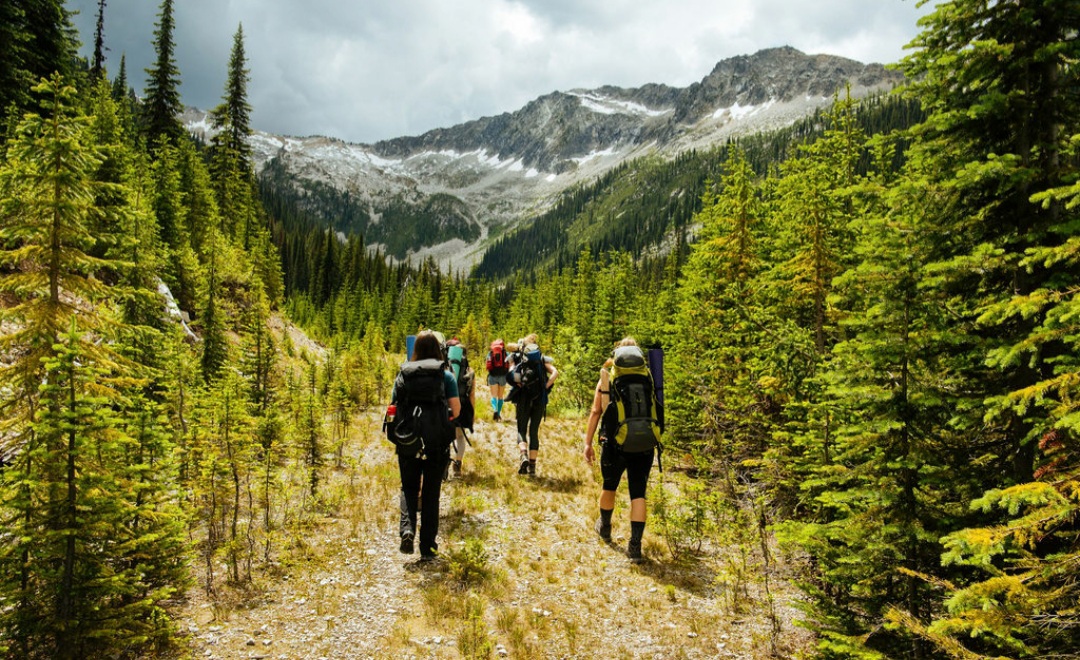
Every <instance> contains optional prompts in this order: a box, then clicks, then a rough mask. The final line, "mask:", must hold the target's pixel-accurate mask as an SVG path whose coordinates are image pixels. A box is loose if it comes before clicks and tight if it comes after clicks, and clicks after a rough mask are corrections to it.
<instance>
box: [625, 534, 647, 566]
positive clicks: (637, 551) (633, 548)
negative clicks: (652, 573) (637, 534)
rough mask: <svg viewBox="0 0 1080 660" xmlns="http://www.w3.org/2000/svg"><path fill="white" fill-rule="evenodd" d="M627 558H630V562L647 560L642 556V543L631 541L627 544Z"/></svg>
mask: <svg viewBox="0 0 1080 660" xmlns="http://www.w3.org/2000/svg"><path fill="white" fill-rule="evenodd" d="M626 556H627V557H629V558H630V561H641V560H643V559H645V557H644V556H643V555H642V554H641V541H635V540H634V539H630V542H629V543H627V544H626Z"/></svg>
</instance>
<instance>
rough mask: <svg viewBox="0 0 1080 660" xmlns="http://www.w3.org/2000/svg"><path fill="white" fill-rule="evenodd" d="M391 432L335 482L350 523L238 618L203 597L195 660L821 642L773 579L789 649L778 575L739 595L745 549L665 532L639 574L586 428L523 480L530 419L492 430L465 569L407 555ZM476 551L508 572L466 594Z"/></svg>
mask: <svg viewBox="0 0 1080 660" xmlns="http://www.w3.org/2000/svg"><path fill="white" fill-rule="evenodd" d="M511 413H512V410H511ZM377 430H378V420H377V419H376V418H375V417H374V416H365V417H364V418H362V419H361V420H359V421H358V422H357V427H356V429H355V431H356V432H355V441H354V442H353V443H352V444H351V445H350V446H349V447H348V448H347V451H346V455H347V456H348V457H349V458H350V459H351V462H352V465H351V466H350V467H346V468H342V469H338V470H335V471H334V472H333V476H332V479H331V480H330V482H329V483H328V484H327V486H326V489H327V492H329V493H330V494H331V495H330V496H329V497H328V499H329V500H330V501H331V503H332V506H331V507H330V510H332V511H333V515H331V516H327V517H325V518H323V519H322V520H320V521H318V523H317V524H314V525H312V526H310V528H309V529H308V530H307V531H306V532H305V534H304V535H302V538H300V539H299V541H300V542H299V543H297V544H295V546H294V547H293V548H292V549H290V551H289V552H288V553H284V552H282V555H283V560H282V562H281V564H280V566H279V567H278V570H277V571H276V572H275V573H273V574H266V575H262V576H261V577H259V579H258V580H257V584H258V590H257V591H255V590H253V593H252V595H250V596H245V597H242V598H239V599H238V602H236V603H234V604H233V605H232V606H230V607H227V608H226V607H223V606H221V605H220V603H219V604H218V605H217V606H212V605H211V603H210V602H208V601H207V600H206V599H205V597H204V596H203V595H202V594H201V592H199V591H193V592H192V599H191V602H190V603H189V604H188V606H187V607H186V608H185V610H184V612H183V614H182V618H181V621H180V628H181V631H182V632H187V633H188V634H189V635H190V638H191V646H192V649H193V657H195V658H281V659H293V658H297V659H300V658H304V659H308V658H310V659H317V658H326V659H336V658H408V657H413V658H457V657H493V658H498V657H511V658H516V657H529V658H593V657H596V658H600V657H603V658H718V657H720V658H722V657H733V658H752V657H766V656H768V655H769V653H770V651H771V650H772V649H773V648H775V650H776V651H777V652H778V654H779V655H780V656H781V657H788V656H791V655H793V654H794V653H795V652H796V651H797V650H798V649H799V648H801V647H803V646H805V644H806V643H807V641H808V640H807V637H806V635H805V633H803V632H801V630H800V629H797V628H794V627H793V626H792V624H791V620H792V618H793V617H794V616H795V612H794V610H793V608H792V606H791V602H792V599H793V598H794V590H793V589H791V588H790V587H789V586H787V585H786V584H785V583H783V582H782V581H780V580H777V579H776V578H774V579H773V581H772V582H771V584H772V590H773V594H774V596H775V601H774V602H775V608H776V612H777V618H778V619H779V621H780V624H781V628H780V630H779V632H778V633H777V634H775V635H773V634H772V633H771V632H770V630H771V628H770V622H769V617H768V616H767V613H768V611H769V607H768V606H767V602H766V601H765V599H764V598H763V594H762V590H761V582H760V580H759V579H758V577H760V576H753V575H743V576H741V577H742V579H743V580H744V583H745V590H744V589H743V588H738V589H736V588H734V587H733V586H732V585H733V584H734V583H735V581H737V580H736V578H738V577H739V576H733V574H732V571H733V567H735V568H736V569H737V567H738V566H739V565H745V564H739V563H738V562H735V561H733V559H732V555H731V554H730V551H722V550H721V549H719V548H716V547H709V546H707V547H706V551H705V553H704V554H703V555H702V556H700V557H697V558H695V559H693V560H692V561H689V562H674V561H672V559H671V556H670V553H669V552H668V549H667V545H666V544H665V542H664V541H663V539H661V538H660V537H659V536H658V535H657V534H656V532H655V529H649V530H647V531H646V536H645V543H644V551H645V555H646V561H645V562H642V563H632V562H630V561H629V560H628V559H627V558H626V556H625V547H626V537H627V536H628V534H629V529H628V527H629V524H628V522H627V502H626V496H625V483H624V485H623V492H621V493H620V498H619V503H618V505H617V508H616V511H615V524H614V539H613V542H612V543H611V544H605V543H603V542H602V541H601V540H600V539H599V538H598V537H597V536H596V534H595V533H594V532H593V530H592V523H593V521H594V519H595V516H596V497H597V495H598V494H599V470H598V469H597V468H596V467H595V466H594V467H590V466H588V465H587V464H586V463H585V461H584V459H583V458H582V456H581V451H580V450H581V442H582V438H581V436H582V433H583V423H582V420H580V419H555V418H549V419H548V420H547V421H546V422H545V423H544V425H543V426H542V427H541V443H542V444H541V449H540V459H539V461H538V470H537V475H536V476H535V477H527V476H521V475H518V474H516V458H517V450H516V447H515V445H514V440H515V431H514V425H513V423H512V422H503V423H501V424H500V423H494V422H491V421H485V420H477V432H476V433H475V434H474V435H473V439H472V447H471V448H470V449H469V451H468V452H467V454H466V456H465V461H464V473H463V475H462V476H461V477H460V478H456V479H451V480H450V481H449V482H447V483H446V484H445V485H444V487H443V495H442V506H441V512H442V513H441V527H440V534H439V543H440V551H442V552H444V553H447V554H449V555H451V558H450V559H440V560H437V561H435V562H430V563H419V562H418V561H417V559H418V557H417V555H412V556H406V555H402V554H400V553H399V552H398V547H397V546H398V539H397V529H396V520H397V508H396V507H397V499H396V498H397V487H398V479H397V465H396V461H395V460H394V457H393V455H392V452H391V448H390V445H389V444H388V443H387V442H386V441H385V440H384V439H382V438H381V437H380V436H379V435H378V432H377ZM669 472H671V470H670V469H669ZM653 474H654V484H650V488H653V487H655V483H656V482H657V477H658V475H657V474H656V472H655V471H654V473H653ZM675 478H676V475H674V474H669V475H665V476H664V477H663V479H664V480H665V481H669V480H673V479H675ZM469 538H473V539H479V540H480V542H481V543H482V548H483V550H484V551H485V552H486V553H487V561H486V562H482V564H483V566H484V567H485V568H487V569H488V570H490V573H491V574H490V576H489V577H487V578H486V579H484V580H481V581H478V582H475V583H473V584H471V585H469V586H465V585H463V584H461V583H460V582H458V581H455V580H454V577H453V576H454V575H455V564H454V562H455V559H453V557H454V556H457V557H459V558H460V556H461V553H462V548H463V547H464V545H465V542H466V540H467V539H469ZM474 544H475V542H474ZM455 553H457V554H456V555H455ZM457 561H458V565H460V559H459V560H457Z"/></svg>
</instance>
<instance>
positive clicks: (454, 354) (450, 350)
mask: <svg viewBox="0 0 1080 660" xmlns="http://www.w3.org/2000/svg"><path fill="white" fill-rule="evenodd" d="M446 359H447V361H448V362H449V363H450V371H451V372H452V373H453V374H454V380H455V382H457V388H458V400H459V401H460V402H461V414H459V415H457V416H456V417H455V418H454V433H455V438H454V444H453V448H452V449H453V452H452V453H451V456H450V464H449V465H448V466H447V469H448V470H449V469H452V470H453V473H454V476H455V477H459V476H461V461H462V459H464V458H465V446H466V445H468V444H470V443H469V436H468V435H467V434H468V433H471V432H472V430H473V418H474V416H475V403H476V388H475V384H476V374H475V373H474V372H473V369H472V367H470V366H469V357H468V351H467V350H466V348H465V345H464V344H462V343H461V341H460V340H458V339H457V338H456V337H455V338H453V339H451V340H449V341H447V342H446Z"/></svg>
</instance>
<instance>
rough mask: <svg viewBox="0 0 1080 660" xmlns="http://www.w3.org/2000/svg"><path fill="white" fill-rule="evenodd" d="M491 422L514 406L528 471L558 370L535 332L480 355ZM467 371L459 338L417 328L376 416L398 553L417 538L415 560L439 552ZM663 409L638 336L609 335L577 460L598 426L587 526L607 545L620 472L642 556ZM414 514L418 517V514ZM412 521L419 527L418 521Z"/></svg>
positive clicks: (463, 422)
mask: <svg viewBox="0 0 1080 660" xmlns="http://www.w3.org/2000/svg"><path fill="white" fill-rule="evenodd" d="M484 362H485V368H486V371H487V374H488V377H487V381H488V386H489V388H490V393H491V398H490V403H491V411H492V420H493V421H495V422H500V421H502V420H503V407H504V404H505V403H506V402H510V403H512V404H514V408H515V417H516V424H517V446H518V450H519V451H520V462H519V463H518V469H517V472H518V474H521V475H528V476H534V475H535V474H536V461H537V455H538V453H539V450H540V437H539V431H540V424H541V422H542V421H543V419H544V417H545V415H546V412H547V404H548V397H549V394H550V392H551V388H552V386H553V385H554V384H555V380H556V379H557V378H558V377H559V371H558V369H557V368H556V367H555V361H554V359H553V358H552V357H551V356H549V355H545V354H544V353H543V352H542V351H541V350H540V345H539V337H538V336H537V335H536V334H530V335H528V336H526V337H524V338H522V339H520V340H519V341H518V342H517V343H510V344H507V343H505V342H504V341H503V340H501V339H496V340H495V341H493V342H491V345H490V350H489V352H488V354H487V356H486V358H485V361H484ZM475 394H476V392H475V373H474V371H473V369H472V368H471V367H470V365H469V362H468V358H467V352H466V348H465V346H463V345H462V344H461V342H460V341H459V340H457V339H450V340H446V339H445V338H444V336H443V335H442V334H441V333H438V332H435V331H431V330H425V331H423V332H421V333H419V334H418V335H416V337H415V341H413V342H412V343H411V348H410V350H409V355H408V359H407V361H406V362H405V363H404V364H402V366H401V369H400V371H399V372H398V375H397V378H396V379H395V380H394V388H393V392H392V395H391V402H390V405H389V406H388V407H387V411H386V416H385V418H384V420H383V428H384V431H385V433H386V436H387V438H388V439H389V440H390V441H391V442H392V443H393V444H394V445H395V448H396V454H397V459H398V469H399V472H400V476H401V493H400V509H401V517H400V524H399V533H400V538H401V545H400V550H401V552H402V553H404V554H412V553H413V551H414V549H415V546H416V544H417V543H418V544H419V550H420V560H421V561H429V560H432V559H434V558H435V557H436V556H437V554H438V547H439V546H438V543H437V542H436V537H437V536H438V531H439V496H440V492H441V489H442V482H443V480H444V479H446V478H448V477H449V475H450V473H451V471H452V473H453V474H454V476H458V475H460V474H461V471H462V460H463V458H464V455H465V448H466V446H467V445H468V444H469V440H468V435H467V433H468V432H469V431H472V428H473V421H474V416H475ZM662 429H663V406H662V403H661V401H660V398H659V397H658V396H657V386H656V381H655V380H654V378H653V376H652V372H650V370H649V365H648V363H647V360H646V357H645V354H644V353H643V352H642V350H641V349H640V348H639V347H638V345H637V342H636V341H635V340H634V339H633V338H631V337H626V338H624V339H622V340H621V341H619V342H617V343H616V345H615V347H614V350H613V351H612V355H611V357H610V358H609V359H608V360H607V361H606V362H605V363H604V366H603V367H601V369H600V375H599V379H598V381H597V383H596V387H595V389H594V391H593V401H592V407H591V408H590V411H589V417H588V422H587V425H586V431H585V446H584V457H585V460H586V461H588V463H589V464H590V465H591V464H592V463H593V461H594V460H595V459H596V452H595V450H594V447H593V444H594V443H593V440H594V438H595V437H596V435H597V432H598V431H599V442H600V445H601V451H600V472H601V476H602V478H603V486H602V490H601V492H600V501H599V509H600V511H599V516H598V517H597V520H596V523H595V526H594V529H595V531H596V533H597V534H598V535H599V537H600V538H601V539H603V540H604V541H605V542H608V543H610V542H611V528H612V522H611V517H612V512H613V511H614V508H615V499H616V491H617V489H618V487H619V483H620V481H621V480H622V476H623V474H624V473H625V474H626V477H627V485H628V487H629V492H630V540H629V541H628V543H627V547H626V554H627V556H628V557H629V558H630V559H631V560H633V561H640V560H641V559H643V555H642V550H641V539H642V535H643V534H644V531H645V518H646V505H645V491H646V488H647V486H648V481H649V473H650V471H651V469H652V464H653V461H654V459H655V455H656V453H657V452H658V451H659V447H660V434H661V432H662ZM418 518H419V521H418ZM417 522H419V526H418V525H417Z"/></svg>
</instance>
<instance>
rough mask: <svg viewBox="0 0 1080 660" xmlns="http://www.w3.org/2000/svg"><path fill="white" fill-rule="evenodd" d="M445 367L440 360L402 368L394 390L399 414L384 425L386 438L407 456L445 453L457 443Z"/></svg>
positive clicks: (413, 363)
mask: <svg viewBox="0 0 1080 660" xmlns="http://www.w3.org/2000/svg"><path fill="white" fill-rule="evenodd" d="M444 373H445V372H444V370H443V365H442V362H440V361H439V360H419V361H414V362H406V363H405V364H403V365H401V371H400V372H398V376H397V379H396V380H395V381H394V389H395V390H396V391H397V414H396V415H395V417H394V419H393V420H392V421H387V422H385V423H384V424H383V428H384V430H385V431H386V437H387V439H388V440H390V442H392V443H394V445H396V446H397V453H398V454H401V455H407V456H420V455H422V454H429V455H432V456H437V455H439V454H440V453H445V452H446V450H447V449H448V448H449V447H450V443H452V442H453V441H454V426H453V424H451V422H450V413H449V406H448V404H447V401H446V393H445V390H444V380H443V374H444Z"/></svg>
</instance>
